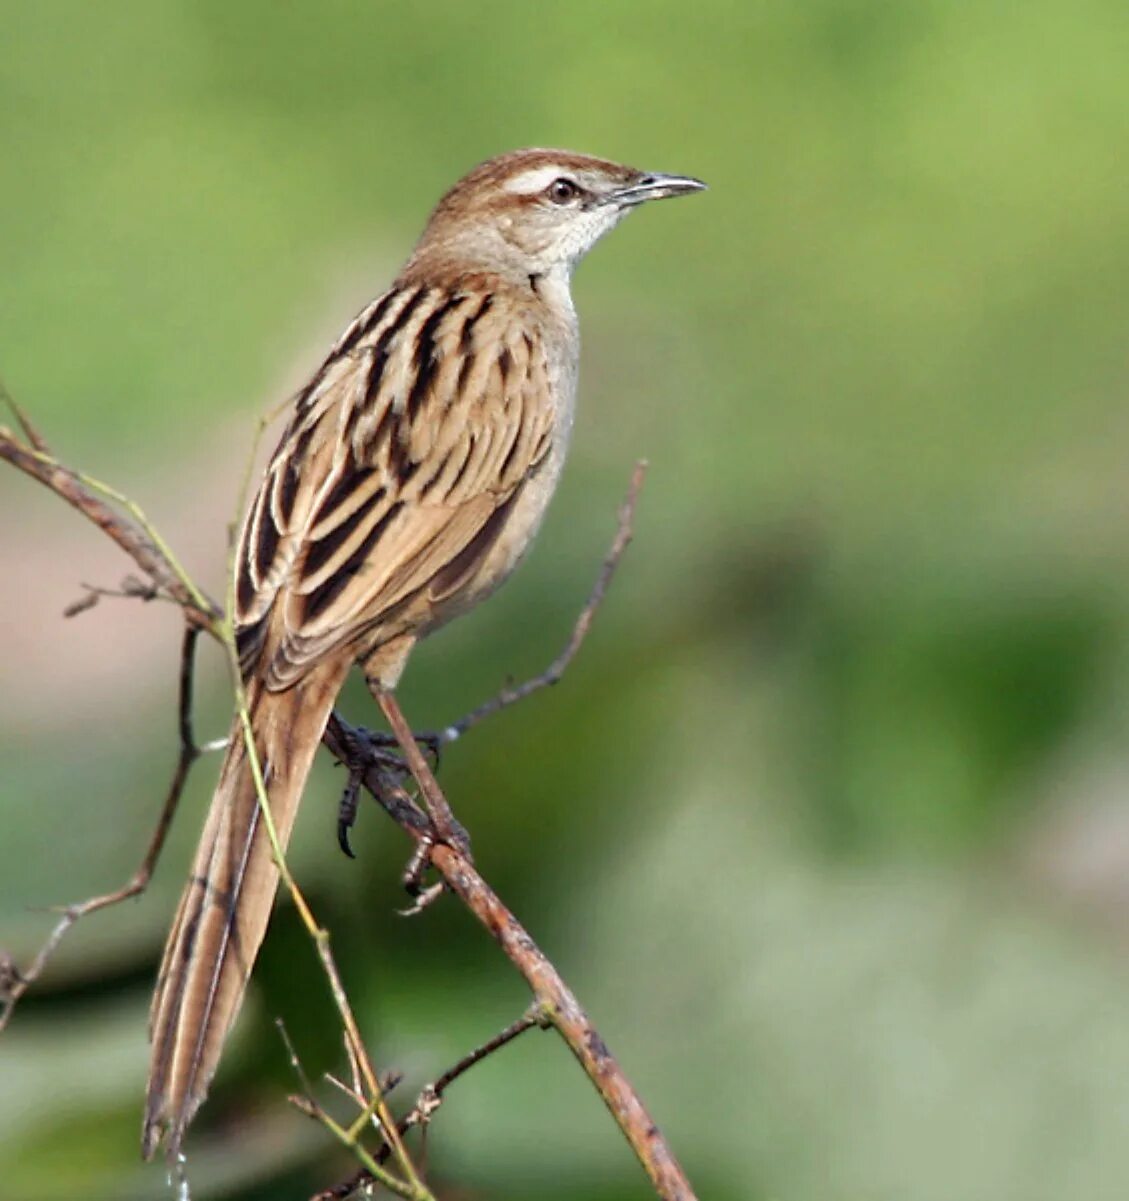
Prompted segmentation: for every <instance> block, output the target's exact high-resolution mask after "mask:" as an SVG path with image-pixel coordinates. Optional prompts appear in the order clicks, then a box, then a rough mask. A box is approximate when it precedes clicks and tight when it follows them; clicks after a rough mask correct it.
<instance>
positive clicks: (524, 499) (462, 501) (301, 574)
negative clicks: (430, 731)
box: [142, 148, 705, 1160]
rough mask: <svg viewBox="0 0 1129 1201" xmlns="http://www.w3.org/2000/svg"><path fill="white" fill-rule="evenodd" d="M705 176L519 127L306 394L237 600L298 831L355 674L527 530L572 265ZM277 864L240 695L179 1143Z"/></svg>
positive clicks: (185, 1012)
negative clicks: (528, 137)
mask: <svg viewBox="0 0 1129 1201" xmlns="http://www.w3.org/2000/svg"><path fill="white" fill-rule="evenodd" d="M704 187H705V184H703V183H702V182H701V181H700V180H698V179H694V178H692V177H690V176H682V175H664V174H658V173H655V172H645V171H639V170H636V169H635V168H633V167H629V166H625V165H623V164H621V163H617V162H612V161H609V160H607V159H602V158H595V157H592V156H589V155H585V154H578V153H574V152H572V151H565V150H550V149H542V148H534V149H525V150H517V151H513V152H511V153H508V154H503V155H501V156H499V157H496V158H492V159H489V160H487V161H485V162H483V163H481V164H479V165H478V166H476V167H475V168H474V169H473V170H471V171H470V172H469V173H468V174H467V175H465V176H464V177H463V178H462V179H460V180H459V181H458V182H457V183H456V184H455V185H454V186H453V187H452V188H451V189H450V190H449V191H447V192H446V194H445V195H444V196H443V197H442V198H441V199H440V201H439V203H438V205H437V206H436V207H435V209H434V211H433V212H432V214H431V217H430V219H429V220H428V222H427V224H426V226H425V228H424V231H423V234H422V235H421V237H420V238H419V241H418V242H417V244H416V246H415V249H414V250H413V251H412V253H411V255H410V257H409V258H408V260H407V262H406V263H405V265H404V267H403V269H402V270H401V271H400V273H399V275H398V276H397V277H396V279H395V282H394V283H393V284H392V286H391V287H390V288H389V289H388V291H386V292H384V293H383V294H382V295H380V296H378V297H377V299H375V300H374V301H372V303H370V304H369V305H368V306H367V307H365V308H364V309H363V310H362V311H361V312H360V313H359V315H358V316H357V317H356V318H355V319H354V320H353V321H352V322H351V323H350V324H349V325H348V326H347V327H346V328H345V330H344V331H343V332H342V334H341V335H340V337H339V338H338V339H337V341H336V343H335V344H334V345H333V347H332V349H331V350H330V351H329V353H328V355H327V356H326V357H325V359H324V361H323V362H322V363H321V366H320V367H319V368H318V369H317V370H316V371H315V372H314V374H313V376H312V377H311V378H310V380H309V382H308V383H307V384H306V385H305V386H304V387H303V388H301V389H300V390H299V392H298V393H297V394H296V396H295V398H294V400H293V403H292V407H291V410H290V412H289V419H288V421H287V424H286V426H285V429H284V431H283V433H282V436H281V439H280V441H279V443H278V447H277V449H276V450H275V452H274V454H273V456H272V457H271V459H270V461H269V463H268V465H267V467H266V469H265V472H264V475H263V477H262V480H261V482H260V485H259V487H258V489H257V492H256V495H255V496H254V498H253V500H252V502H251V504H250V506H249V508H248V511H247V514H246V517H245V518H244V520H243V523H242V527H241V531H240V535H239V540H238V544H237V550H236V554H235V556H234V568H233V573H234V579H233V587H232V620H233V625H234V631H235V643H236V649H237V652H238V662H239V671H240V674H241V676H242V683H243V690H244V695H245V698H246V709H247V713H248V715H249V718H250V729H251V735H252V737H253V739H254V747H255V751H256V757H257V759H258V761H259V764H260V767H261V775H262V782H263V786H264V789H265V795H266V800H267V803H268V804H269V807H270V813H271V816H272V818H273V824H274V826H275V828H276V830H277V833H278V838H279V841H280V844H281V845H282V847H284V848H285V846H286V844H287V842H288V839H289V837H290V833H291V830H292V828H293V824H294V819H295V816H296V813H297V809H298V804H299V801H300V799H301V796H302V792H303V789H304V787H305V783H306V779H307V776H308V774H309V772H310V769H311V765H312V762H313V759H314V754H315V752H316V750H317V747H318V744H319V742H320V741H321V738H322V735H323V733H324V731H325V727H326V723H327V721H328V719H329V716H330V714H331V711H332V709H333V705H334V701H335V699H336V697H337V693H338V691H339V690H340V689H341V687H342V685H343V683H344V681H345V678H346V675H347V674H348V672H349V671H350V669H351V668H352V667H353V666H354V665H359V666H360V668H361V670H362V672H363V674H364V678H365V681H366V683H367V684H368V687H369V688H370V690H371V691H372V693H373V695H374V697H376V699H377V700H378V701H381V700H387V699H388V698H390V697H391V694H392V692H393V690H394V689H395V688H396V685H397V683H398V682H399V679H400V675H401V672H402V671H403V669H404V665H405V663H406V661H407V659H408V657H409V655H410V653H411V651H412V648H413V647H414V646H415V644H416V643H417V642H418V641H419V640H420V639H421V638H423V637H425V636H426V635H427V634H429V633H431V632H432V631H433V630H435V629H437V628H438V627H439V626H441V625H443V624H444V623H445V622H447V621H449V620H451V619H452V618H454V617H456V616H458V615H459V614H461V613H464V612H466V611H467V610H469V609H470V608H472V607H473V606H475V605H477V604H478V603H480V602H481V601H482V600H484V599H485V598H487V597H488V596H489V595H490V594H491V593H492V592H494V590H495V589H496V588H497V587H498V586H499V585H500V584H501V583H502V582H503V581H504V580H505V579H506V578H507V577H508V576H509V575H510V573H511V572H512V571H513V570H514V568H515V567H516V566H517V564H518V562H519V561H520V560H521V559H522V557H523V556H524V554H525V553H526V551H527V550H528V548H529V545H530V543H531V542H532V540H533V538H534V535H535V534H536V532H537V529H538V527H539V525H540V524H541V520H542V517H543V516H544V513H545V510H546V506H547V505H548V503H549V500H550V497H551V496H552V494H553V492H554V490H555V488H556V486H557V482H558V480H559V478H560V475H561V469H562V466H563V464H564V460H565V455H566V452H567V449H568V445H569V439H570V434H571V431H572V426H573V414H574V409H575V400H576V391H577V368H578V359H579V329H578V323H577V316H576V311H575V309H574V307H573V302H572V296H571V290H570V281H571V277H572V272H573V268H574V267H575V266H576V264H577V263H578V262H579V260H580V259H581V258H582V257H583V256H584V255H585V254H586V253H587V252H588V251H589V250H590V249H591V248H592V246H593V245H594V244H595V243H596V241H597V240H598V239H599V238H600V237H602V236H603V235H604V234H605V233H607V232H608V231H609V230H611V229H612V228H613V227H614V226H616V225H617V224H618V223H619V222H620V221H621V220H622V219H623V218H624V217H625V216H626V215H627V214H628V213H630V212H631V211H632V210H633V209H635V208H637V207H639V206H640V205H641V204H643V203H645V202H647V201H651V200H657V199H663V198H667V197H676V196H683V195H687V194H690V193H693V192H698V191H700V190H702V189H703V188H704ZM278 882H279V870H278V867H277V865H276V864H275V862H274V860H273V858H272V853H271V846H270V842H269V839H268V836H267V833H266V831H265V829H264V826H263V822H262V812H261V809H260V804H259V800H258V793H257V790H256V784H255V781H254V779H253V773H252V767H251V761H250V757H249V754H248V752H247V748H246V743H245V740H244V737H243V733H242V728H241V725H240V719H239V717H238V716H237V717H236V719H235V723H234V725H233V727H232V732H231V736H230V738H229V740H228V746H227V751H226V755H225V758H224V760H223V764H222V767H221V769H220V774H219V779H218V783H217V785H216V789H215V793H214V796H213V799H212V802H211V806H210V808H209V810H208V814H207V818H206V820H205V824H204V829H203V833H202V836H201V839H200V843H199V847H198V849H197V852H196V856H195V860H194V862H193V866H192V870H191V873H190V876H189V879H188V883H187V885H186V886H185V889H184V892H183V894H182V896H181V899H180V904H179V907H178V909H177V911H176V916H175V918H174V920H173V923H172V927H171V929H170V932H169V935H168V939H167V942H166V944H165V951H164V955H163V958H162V962H161V966H160V969H159V972H158V978H157V984H156V988H155V991H154V995H153V1001H152V1006H151V1010H150V1028H149V1035H150V1065H149V1077H148V1086H147V1094H146V1102H145V1114H144V1123H143V1130H142V1151H143V1154H144V1156H145V1158H150V1157H151V1156H152V1155H153V1153H154V1151H155V1150H156V1149H157V1147H158V1146H160V1145H161V1143H162V1142H164V1144H165V1146H166V1150H167V1153H168V1155H169V1158H170V1160H173V1159H175V1158H177V1157H178V1156H179V1155H180V1154H181V1148H182V1144H183V1141H184V1137H185V1133H186V1130H187V1127H188V1125H189V1123H190V1122H191V1121H192V1119H193V1117H194V1116H195V1114H196V1112H197V1110H198V1109H199V1107H200V1105H201V1104H202V1102H203V1101H204V1098H205V1096H206V1093H207V1090H208V1087H209V1085H210V1083H211V1080H212V1077H213V1076H214V1074H215V1071H216V1068H217V1066H218V1064H219V1061H220V1056H221V1053H222V1048H223V1045H224V1042H225V1040H226V1038H227V1034H228V1032H229V1030H230V1028H231V1026H232V1024H233V1022H234V1020H235V1017H236V1015H237V1014H238V1012H239V1009H240V1006H241V1004H242V1000H243V996H244V992H245V990H246V987H247V982H248V978H249V976H250V973H251V968H252V965H253V963H254V960H255V957H256V955H257V953H258V950H259V947H260V945H261V943H262V941H263V938H264V936H265V934H266V929H267V924H268V922H269V918H270V913H271V909H272V907H273V904H274V898H275V893H276V891H277V887H278Z"/></svg>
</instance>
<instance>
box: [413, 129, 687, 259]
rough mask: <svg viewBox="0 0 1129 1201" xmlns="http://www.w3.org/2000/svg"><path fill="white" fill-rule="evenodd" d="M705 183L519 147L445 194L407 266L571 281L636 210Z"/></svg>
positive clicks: (582, 156)
mask: <svg viewBox="0 0 1129 1201" xmlns="http://www.w3.org/2000/svg"><path fill="white" fill-rule="evenodd" d="M705 186H706V185H705V184H704V183H702V182H701V181H700V180H697V179H691V178H690V177H688V176H683V175H660V174H657V173H655V172H649V171H638V170H636V169H635V168H634V167H626V166H624V165H623V164H622V163H613V162H609V161H608V160H606V159H600V158H592V157H591V156H589V155H585V154H574V153H573V152H571V151H568V150H515V151H514V152H513V153H511V154H504V155H501V156H500V157H498V158H492V159H489V160H488V161H486V162H484V163H482V164H480V165H479V166H477V167H475V168H474V170H473V171H471V172H470V173H469V174H468V175H465V176H463V178H462V179H460V180H459V182H458V183H457V184H455V186H454V187H453V188H451V190H450V191H449V192H447V194H446V195H445V196H444V197H443V199H442V200H440V201H439V204H438V205H437V206H436V208H435V211H434V213H432V215H431V220H430V221H429V222H428V224H427V228H426V229H425V230H424V233H423V236H422V237H421V238H420V241H419V244H418V245H417V247H416V250H415V253H414V254H413V256H412V259H411V261H410V262H409V264H408V268H407V269H406V272H411V271H412V270H413V269H416V270H418V269H421V268H424V269H426V268H432V269H440V268H442V266H443V265H444V264H448V265H449V266H450V267H452V268H456V269H458V270H465V271H488V272H491V273H494V274H498V275H502V276H505V277H507V278H510V279H513V280H515V281H519V280H525V279H527V278H528V277H530V276H547V277H550V278H556V279H565V280H567V278H568V276H569V274H570V273H571V271H572V268H573V267H574V266H575V265H576V263H577V262H578V261H579V260H580V259H581V258H582V257H583V256H584V255H585V254H586V253H587V252H588V251H589V250H590V249H591V248H592V247H593V246H594V245H595V243H596V242H597V241H598V239H599V238H601V237H602V236H603V235H604V234H605V233H607V232H608V230H609V229H611V228H612V227H613V226H615V225H617V224H618V223H619V222H620V221H621V220H622V219H623V218H624V216H626V214H627V213H629V212H630V211H631V210H632V209H633V208H636V207H637V206H638V205H640V204H642V203H643V202H644V201H647V200H661V199H664V198H665V197H668V196H684V195H687V194H689V193H690V192H698V191H701V189H702V188H704V187H705Z"/></svg>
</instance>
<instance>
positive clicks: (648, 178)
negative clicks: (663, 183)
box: [639, 175, 655, 187]
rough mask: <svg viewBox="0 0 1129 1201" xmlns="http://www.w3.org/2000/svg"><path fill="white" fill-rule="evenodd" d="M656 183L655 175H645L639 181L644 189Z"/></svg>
mask: <svg viewBox="0 0 1129 1201" xmlns="http://www.w3.org/2000/svg"><path fill="white" fill-rule="evenodd" d="M654 182H655V177H654V176H653V175H643V176H641V177H640V179H639V183H640V185H641V186H643V187H646V186H647V185H648V184H653V183H654Z"/></svg>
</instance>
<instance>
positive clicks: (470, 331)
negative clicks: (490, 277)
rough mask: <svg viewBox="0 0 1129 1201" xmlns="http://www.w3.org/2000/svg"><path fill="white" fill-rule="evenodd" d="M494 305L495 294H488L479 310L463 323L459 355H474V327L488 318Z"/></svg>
mask: <svg viewBox="0 0 1129 1201" xmlns="http://www.w3.org/2000/svg"><path fill="white" fill-rule="evenodd" d="M493 304H494V294H493V293H492V292H487V293H486V295H485V296H484V297H483V298H482V303H481V304H480V305H479V306H478V308H477V309H475V311H474V312H473V313H471V315H470V316H469V317H468V318H467V319H466V320H465V321H464V322H463V332H462V333H461V334H460V335H459V354H461V355H464V356H466V355H473V353H474V327H475V325H476V324H477V323H478V322H479V321H480V320H481V319H482V318H483V317H485V316H486V314H487V313H488V312H489V311H490V309H491V307H492V306H493Z"/></svg>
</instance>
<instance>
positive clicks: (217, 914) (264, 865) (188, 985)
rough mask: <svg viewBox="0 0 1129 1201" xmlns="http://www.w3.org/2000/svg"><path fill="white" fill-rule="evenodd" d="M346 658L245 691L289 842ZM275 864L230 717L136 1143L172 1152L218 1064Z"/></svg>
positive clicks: (159, 1002)
mask: <svg viewBox="0 0 1129 1201" xmlns="http://www.w3.org/2000/svg"><path fill="white" fill-rule="evenodd" d="M347 669H348V663H347V662H346V663H344V664H336V663H327V664H325V665H323V666H321V667H320V668H318V669H316V670H314V671H313V672H311V673H310V674H309V675H307V676H306V677H304V678H303V679H302V680H301V681H299V683H297V684H296V685H294V686H293V687H292V688H289V689H287V690H286V691H285V692H268V691H265V690H263V689H261V688H259V689H257V690H256V691H255V692H254V693H253V695H251V696H250V697H249V698H248V706H249V711H250V716H251V728H252V730H253V731H254V734H255V745H256V749H257V752H258V758H259V763H260V766H261V768H262V771H263V779H264V784H265V786H266V793H267V797H268V800H269V802H270V810H271V815H272V817H273V819H274V824H275V828H276V829H277V831H278V837H279V840H280V842H281V845H282V846H283V848H285V847H286V845H287V843H288V841H289V838H290V832H291V830H292V829H293V826H294V819H295V817H296V816H297V812H298V803H299V801H300V800H301V798H302V791H303V789H304V788H305V784H306V778H307V776H308V775H309V772H310V768H311V766H312V764H313V759H314V753H315V752H316V750H317V747H318V743H319V742H320V740H321V736H322V733H323V731H324V730H325V723H326V721H327V720H328V717H329V713H330V710H331V709H332V707H333V702H334V699H335V698H336V696H337V692H338V690H339V688H340V687H341V684H342V682H343V679H344V676H345V672H346V671H347ZM278 879H279V873H278V868H277V866H276V865H275V863H274V860H273V857H272V854H271V846H270V839H269V837H268V835H267V831H266V829H265V828H264V826H263V821H262V811H261V809H260V806H259V800H258V795H257V793H256V789H255V784H254V779H253V776H252V773H251V769H250V764H249V762H248V756H247V754H246V749H245V744H244V740H243V731H242V726H241V724H240V722H239V721H236V723H235V725H234V726H233V727H232V734H231V742H230V745H229V746H228V750H227V756H226V758H225V759H224V763H223V767H222V769H221V771H220V778H219V783H218V784H217V786H216V792H215V795H214V797H213V798H212V804H211V808H210V809H209V811H208V817H207V820H206V822H205V825H204V833H203V835H202V836H201V839H200V845H199V847H198V849H197V852H196V859H195V862H194V864H193V867H192V874H191V876H190V877H189V880H188V884H187V886H186V887H185V890H184V893H183V895H182V896H181V899H180V906H179V908H178V909H177V913H176V917H175V919H174V921H173V925H172V929H171V931H170V933H169V937H168V942H167V943H166V944H165V953H164V957H163V959H162V961H161V969H160V973H159V975H158V978H157V988H156V992H155V993H154V995H153V1006H152V1009H151V1011H150V1027H149V1038H150V1043H151V1057H150V1065H149V1087H148V1095H147V1099H146V1106H145V1124H144V1129H143V1134H142V1150H143V1152H144V1154H145V1156H146V1158H148V1157H149V1156H151V1155H152V1153H153V1151H154V1150H155V1149H156V1147H157V1145H158V1143H159V1142H160V1141H161V1139H162V1138H163V1137H165V1136H166V1135H167V1139H168V1152H169V1155H170V1156H175V1155H176V1154H177V1153H178V1152H179V1149H180V1143H181V1140H182V1138H183V1135H184V1131H185V1129H186V1127H187V1126H188V1123H189V1122H190V1121H191V1120H192V1117H193V1115H194V1114H195V1112H196V1110H197V1109H198V1108H199V1106H200V1104H201V1102H202V1101H203V1100H204V1097H205V1095H206V1093H207V1090H208V1085H209V1084H210V1083H211V1079H212V1076H213V1075H214V1074H215V1071H216V1067H217V1065H218V1064H219V1059H220V1054H221V1051H222V1049H223V1044H224V1041H225V1039H226V1037H227V1033H228V1030H229V1029H230V1027H231V1025H232V1023H233V1022H234V1020H235V1017H236V1014H237V1013H238V1012H239V1008H240V1005H241V1003H242V1000H243V994H244V991H245V989H246V987H247V979H248V977H249V976H250V974H251V967H252V965H253V964H254V961H255V957H256V955H257V954H258V951H259V947H260V945H261V944H262V941H263V937H264V936H265V934H266V929H267V923H268V921H269V919H270V913H271V908H272V906H273V904H274V896H275V892H276V891H277V888H278Z"/></svg>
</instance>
